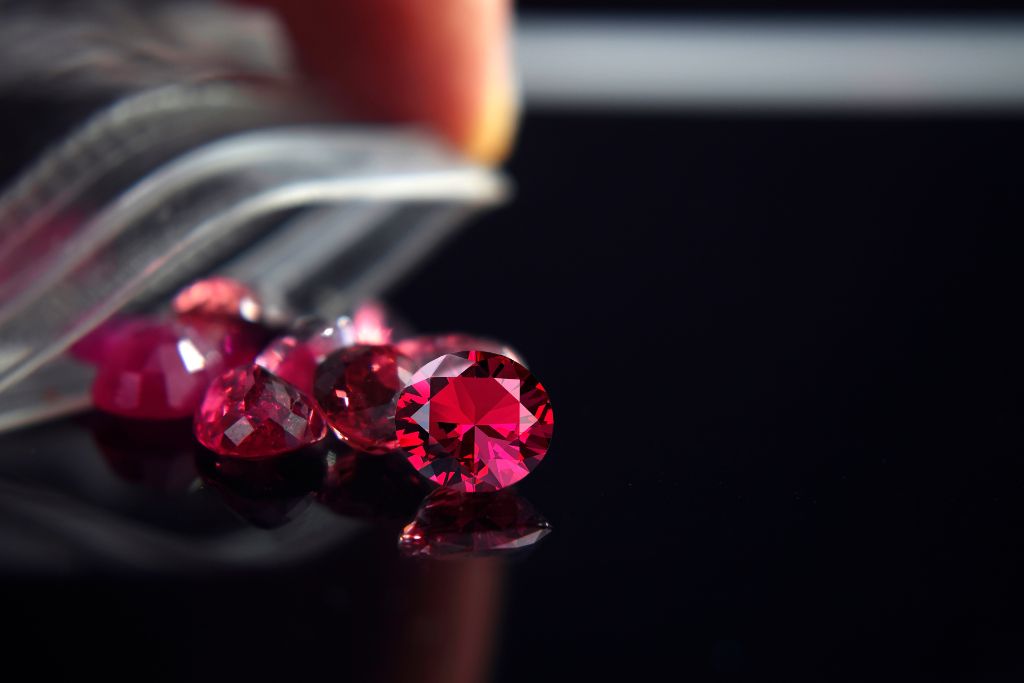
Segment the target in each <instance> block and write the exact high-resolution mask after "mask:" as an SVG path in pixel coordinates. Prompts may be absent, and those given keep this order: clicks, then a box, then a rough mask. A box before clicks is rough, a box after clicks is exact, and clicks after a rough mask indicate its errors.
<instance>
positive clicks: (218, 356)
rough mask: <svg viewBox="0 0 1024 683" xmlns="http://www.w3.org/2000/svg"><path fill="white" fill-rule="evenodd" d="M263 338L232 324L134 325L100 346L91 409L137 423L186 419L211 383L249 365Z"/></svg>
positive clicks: (252, 329)
mask: <svg viewBox="0 0 1024 683" xmlns="http://www.w3.org/2000/svg"><path fill="white" fill-rule="evenodd" d="M262 334H263V332H262V330H261V328H258V327H257V326H255V325H248V324H246V323H237V322H234V321H189V320H187V319H180V320H172V321H161V320H138V321H133V322H132V323H131V324H130V325H126V326H124V327H123V328H121V329H119V330H118V331H116V332H115V333H114V334H112V336H111V338H110V339H108V340H106V341H105V343H104V345H103V348H102V355H103V358H102V359H101V360H100V362H99V364H98V371H97V373H96V379H95V380H93V385H92V399H93V405H95V406H96V407H97V408H99V409H100V410H103V411H105V412H108V413H113V414H115V415H121V416H123V417H131V418H137V419H146V420H172V419H178V418H184V417H189V416H190V415H192V414H193V413H194V412H195V409H196V406H197V405H199V401H200V400H202V397H203V392H204V391H205V390H206V386H207V385H208V384H209V382H210V379H211V378H213V377H215V376H217V375H218V374H219V373H221V372H223V371H224V369H225V368H227V367H230V366H231V365H234V364H237V363H240V362H249V361H251V359H252V356H253V355H254V354H255V349H258V348H259V344H260V338H261V335H262Z"/></svg>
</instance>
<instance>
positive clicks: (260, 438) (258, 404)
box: [193, 365, 327, 458]
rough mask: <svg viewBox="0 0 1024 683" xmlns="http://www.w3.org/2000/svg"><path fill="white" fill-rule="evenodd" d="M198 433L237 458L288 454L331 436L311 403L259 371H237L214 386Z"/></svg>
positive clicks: (252, 368)
mask: <svg viewBox="0 0 1024 683" xmlns="http://www.w3.org/2000/svg"><path fill="white" fill-rule="evenodd" d="M193 429H194V431H195V435H196V438H197V439H199V442H200V443H201V444H203V445H204V446H206V447H207V448H209V449H210V450H211V451H213V452H215V453H219V454H221V455H229V456H234V457H238V458H262V457H266V456H270V455H277V454H279V453H286V452H288V451H294V450H296V449H298V448H301V447H303V446H308V445H310V444H314V443H316V442H318V441H320V440H322V439H323V438H324V437H325V436H327V426H326V425H325V424H324V421H323V418H322V417H321V416H320V412H319V411H318V410H317V409H316V406H314V405H313V404H312V402H311V401H310V399H309V398H307V397H306V396H305V395H304V394H303V393H302V392H300V391H299V390H298V389H296V388H295V387H293V386H291V385H290V384H288V383H287V382H285V381H284V380H282V379H279V378H278V377H275V376H274V375H272V374H271V373H269V372H267V371H266V370H264V369H263V368H261V367H260V366H258V365H245V366H241V367H237V368H234V369H232V370H228V371H227V372H225V373H224V374H222V375H221V376H219V377H217V378H216V379H215V380H213V381H212V382H211V383H210V386H209V388H208V389H207V390H206V395H205V396H204V397H203V401H202V403H201V404H200V405H199V409H198V410H197V411H196V416H195V422H194V424H193Z"/></svg>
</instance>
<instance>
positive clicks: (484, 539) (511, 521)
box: [398, 489, 551, 557]
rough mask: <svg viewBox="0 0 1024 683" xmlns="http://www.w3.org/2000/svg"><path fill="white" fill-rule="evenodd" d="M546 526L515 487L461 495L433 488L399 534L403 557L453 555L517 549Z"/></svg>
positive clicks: (538, 536) (543, 533) (539, 535)
mask: <svg viewBox="0 0 1024 683" xmlns="http://www.w3.org/2000/svg"><path fill="white" fill-rule="evenodd" d="M549 533H551V525H550V524H549V523H548V521H547V520H546V519H544V517H542V516H541V515H540V514H539V513H537V511H536V510H534V509H533V506H531V505H530V504H529V503H528V502H526V500H524V499H523V498H521V497H520V496H518V495H517V494H516V493H515V492H514V491H511V490H505V491H498V492H495V493H463V492H461V491H453V490H452V489H437V490H436V491H434V492H433V493H431V494H430V495H429V496H427V498H426V499H425V500H424V501H423V504H422V505H420V509H419V510H418V511H417V512H416V518H415V519H414V520H413V521H412V522H411V523H409V524H408V525H406V527H405V528H404V529H403V530H402V535H401V536H400V537H399V538H398V549H399V551H400V552H401V553H402V554H403V555H405V556H407V557H457V556H467V555H470V556H472V555H487V554H496V553H502V552H508V551H513V550H520V549H522V548H526V547H528V546H531V545H533V544H534V543H536V542H537V541H539V540H540V539H542V538H543V537H544V536H547V535H548V534H549Z"/></svg>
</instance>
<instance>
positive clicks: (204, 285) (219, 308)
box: [171, 277, 262, 322]
mask: <svg viewBox="0 0 1024 683" xmlns="http://www.w3.org/2000/svg"><path fill="white" fill-rule="evenodd" d="M171 308H172V309H173V310H174V312H175V313H178V314H180V315H188V314H199V315H209V316H225V317H231V318H241V319H242V320H248V321H250V322H255V321H257V320H259V318H260V314H261V312H262V305H261V304H260V300H259V297H258V296H257V295H256V293H255V292H254V291H252V289H250V288H249V287H246V286H245V285H243V284H242V283H241V282H238V281H237V280H232V279H231V278H228V277H209V278H206V279H204V280H199V281H198V282H194V283H192V284H191V285H189V286H188V287H185V288H184V289H182V290H181V291H180V292H178V294H177V296H175V297H174V301H173V302H172V303H171Z"/></svg>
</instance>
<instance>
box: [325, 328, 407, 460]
mask: <svg viewBox="0 0 1024 683" xmlns="http://www.w3.org/2000/svg"><path fill="white" fill-rule="evenodd" d="M413 369H414V365H413V363H412V361H411V360H410V359H409V357H408V356H406V355H404V354H403V353H401V352H399V351H398V349H396V348H395V347H394V346H392V345H390V344H356V345H354V346H349V347H347V348H344V349H340V350H338V351H335V352H334V353H332V354H331V355H329V356H328V357H327V358H326V359H325V360H324V362H323V363H321V364H320V366H319V367H318V368H317V370H316V380H315V382H314V385H313V393H314V395H315V396H316V400H317V403H319V405H320V409H321V410H322V411H323V413H324V416H325V417H326V418H327V421H328V422H329V423H330V425H331V427H332V428H333V429H334V431H335V433H337V435H338V437H339V438H341V439H343V440H344V441H346V442H348V444H349V445H351V446H352V447H353V448H356V449H358V450H361V451H366V452H367V453H387V452H389V451H393V450H395V448H397V446H398V443H397V439H396V437H395V422H394V416H395V401H396V400H397V399H398V392H399V391H401V390H402V387H404V386H405V385H406V383H407V382H408V380H409V378H410V377H411V376H412V371H413Z"/></svg>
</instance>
